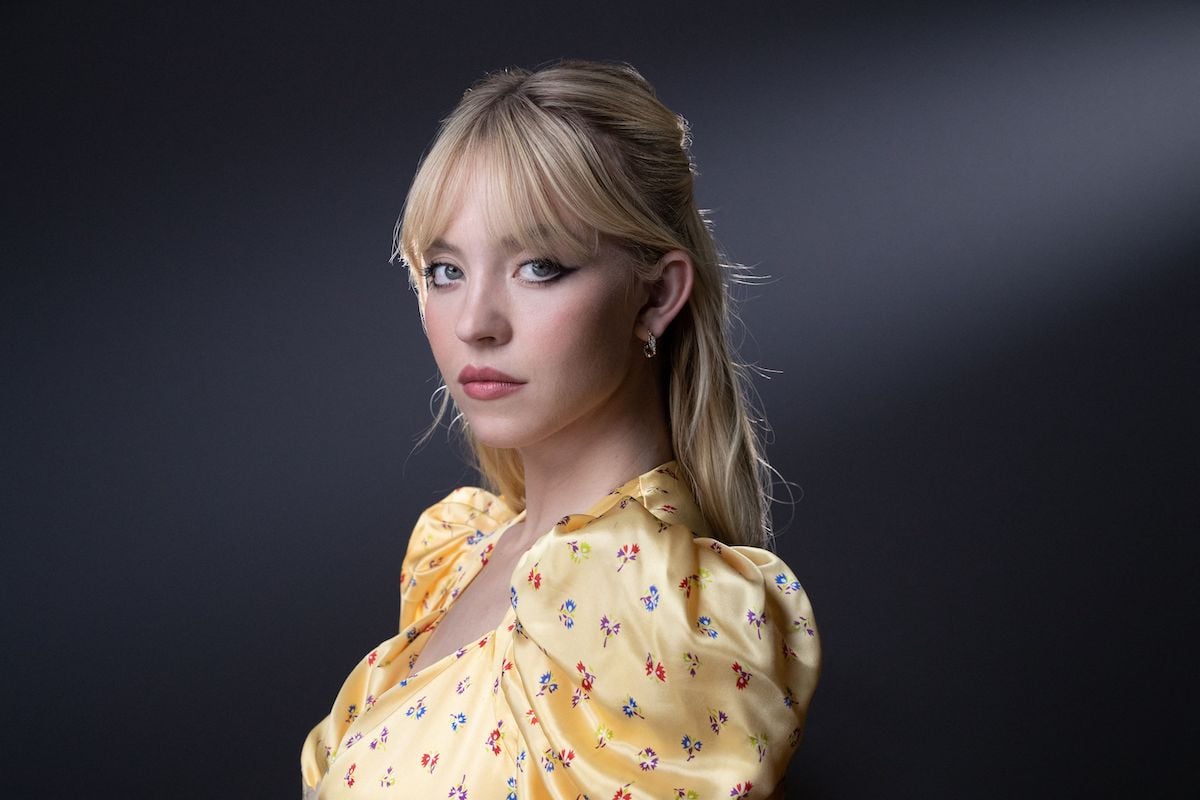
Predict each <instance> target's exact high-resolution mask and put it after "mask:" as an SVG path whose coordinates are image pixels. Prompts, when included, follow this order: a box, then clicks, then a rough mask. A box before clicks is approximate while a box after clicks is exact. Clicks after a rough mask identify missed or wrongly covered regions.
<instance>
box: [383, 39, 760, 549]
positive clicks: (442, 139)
mask: <svg viewBox="0 0 1200 800" xmlns="http://www.w3.org/2000/svg"><path fill="white" fill-rule="evenodd" d="M689 144H690V138H689V132H688V124H687V121H686V120H684V119H683V118H682V117H679V116H677V115H676V114H674V113H673V112H672V111H671V110H670V109H668V108H667V107H666V106H665V105H663V104H662V102H660V101H659V100H658V98H657V97H656V96H655V93H654V90H653V88H652V87H651V86H650V84H649V83H648V82H647V81H646V80H645V79H644V78H643V77H642V76H641V75H640V74H639V73H638V72H637V71H636V70H635V69H634V68H633V67H631V66H628V65H625V64H605V63H595V62H585V61H562V62H557V63H554V64H551V65H549V66H545V67H542V68H540V69H538V70H536V71H532V72H530V71H527V70H520V69H512V70H506V71H504V72H498V73H494V74H491V75H488V76H487V77H485V78H484V79H483V80H481V81H480V82H479V83H477V84H476V85H474V86H473V87H471V88H470V89H468V90H467V92H466V94H464V96H463V98H462V100H461V101H460V102H459V104H458V106H457V107H456V108H455V109H454V111H453V113H451V115H450V116H449V117H448V118H447V119H445V120H444V121H443V123H442V125H441V129H440V131H439V133H438V136H437V139H436V140H435V141H434V144H433V146H432V147H431V149H430V150H429V152H428V153H427V155H426V156H425V158H424V159H423V161H422V163H421V166H420V169H419V170H418V171H417V175H416V178H415V179H414V180H413V184H412V187H411V189H410V190H409V194H408V198H407V200H406V201H405V206H404V213H403V214H402V216H401V218H400V221H399V222H398V223H397V226H396V238H395V255H396V256H398V257H400V258H401V259H403V261H404V262H405V263H406V264H407V265H408V268H409V270H410V279H411V281H412V285H413V287H414V289H415V291H416V292H417V295H418V298H419V304H420V307H421V313H422V318H423V316H424V304H425V299H426V286H425V281H424V278H423V275H422V270H423V269H424V267H425V266H426V263H425V258H424V253H425V252H426V251H427V250H428V249H429V247H430V245H431V243H432V242H433V241H434V240H435V239H436V238H438V237H439V236H440V235H441V234H442V233H443V232H444V231H445V229H446V227H447V225H448V224H449V221H450V215H451V214H453V213H454V211H455V209H454V208H452V207H451V206H452V205H453V201H454V199H455V198H457V196H458V191H459V189H460V188H461V187H462V185H463V182H464V181H465V180H467V179H468V177H469V176H473V177H476V178H478V177H482V178H484V180H485V181H486V183H485V191H487V192H488V194H489V202H487V203H485V204H484V205H485V207H486V208H488V209H489V218H488V220H487V224H488V227H489V230H490V231H491V232H494V233H498V234H500V235H504V236H512V237H513V238H515V239H516V240H517V242H518V243H519V244H520V245H521V246H522V247H526V248H529V249H531V250H543V249H546V248H553V249H554V251H555V252H564V251H565V253H566V254H573V255H583V254H586V253H589V252H593V251H594V250H595V248H596V246H597V245H598V242H599V241H600V239H601V237H604V238H605V239H606V240H608V241H613V242H615V243H617V244H618V245H620V246H621V247H622V248H624V249H625V250H626V251H627V252H629V253H630V254H631V255H632V256H633V258H632V259H631V261H632V262H633V263H634V264H635V266H634V269H633V273H634V275H636V277H638V278H640V279H642V280H645V281H648V282H653V281H655V280H657V279H658V277H659V275H658V274H656V272H657V267H658V261H659V259H660V258H661V256H663V255H664V254H665V253H667V252H668V251H671V250H676V249H678V250H684V251H686V252H687V253H689V254H690V255H691V257H692V260H693V262H694V266H695V277H694V284H693V288H692V292H691V297H690V299H689V300H688V303H687V306H686V307H685V308H684V309H683V311H682V312H681V313H680V314H679V315H678V316H677V317H676V318H675V319H674V320H673V322H672V323H671V325H670V327H669V328H668V330H667V331H666V332H664V335H663V337H662V339H661V341H660V343H659V355H660V358H662V359H663V360H664V361H665V362H666V364H667V365H668V370H669V375H668V378H667V385H668V390H667V396H668V410H669V415H670V422H671V444H672V447H673V449H674V452H675V458H676V460H677V461H678V462H679V465H680V467H681V471H682V473H683V474H682V477H683V479H684V480H685V481H686V482H687V484H688V485H689V487H690V488H691V490H692V492H693V494H694V495H695V498H696V500H697V502H698V503H699V506H700V510H701V513H702V514H703V515H704V518H705V520H706V521H707V522H708V523H709V526H710V528H711V533H712V535H713V536H715V537H716V538H717V539H719V540H721V541H723V542H726V543H729V544H751V545H756V546H764V545H766V544H768V543H769V541H770V532H771V526H770V502H769V496H770V486H771V475H772V471H771V468H770V466H769V465H768V463H767V461H766V459H765V457H764V454H763V450H762V446H761V443H760V440H759V428H758V427H757V425H756V422H755V420H754V418H753V417H752V416H751V405H750V402H749V395H748V392H749V381H748V374H747V372H746V368H745V366H744V365H741V364H739V363H737V362H736V361H735V360H734V358H733V355H732V350H733V348H732V344H731V342H730V338H731V337H730V327H731V316H732V313H731V309H730V298H729V288H728V285H727V271H728V270H729V269H732V267H726V266H725V265H723V264H722V263H721V261H720V258H719V256H718V253H717V248H716V245H715V243H714V242H713V238H712V234H711V232H710V231H709V228H708V225H707V224H706V222H705V220H704V218H703V217H702V215H701V212H700V210H699V209H698V208H697V207H696V202H695V198H694V194H693V177H694V168H693V165H692V162H691V158H690V155H689V152H688V146H689ZM448 402H449V398H448V392H445V391H444V390H443V403H442V407H441V409H440V411H439V412H438V418H439V419H440V418H441V416H442V414H443V413H444V412H445V410H446V407H447V404H448ZM435 424H436V423H435ZM466 436H467V439H468V442H469V443H470V445H471V447H472V449H473V451H474V454H475V458H476V462H477V463H476V466H477V467H478V469H479V471H480V473H481V474H482V476H483V477H484V479H485V481H486V482H487V483H489V484H490V486H491V488H493V489H496V490H499V491H500V492H502V493H503V494H504V496H505V499H506V500H508V501H509V502H510V504H511V505H514V506H515V508H516V509H518V510H519V509H521V508H523V507H524V495H525V480H524V471H523V469H522V466H521V460H520V456H519V455H518V454H517V453H516V451H513V450H503V449H497V448H492V447H488V446H486V445H483V444H482V443H480V442H478V441H476V440H474V439H473V438H472V437H471V435H470V431H469V430H468V431H467V432H466Z"/></svg>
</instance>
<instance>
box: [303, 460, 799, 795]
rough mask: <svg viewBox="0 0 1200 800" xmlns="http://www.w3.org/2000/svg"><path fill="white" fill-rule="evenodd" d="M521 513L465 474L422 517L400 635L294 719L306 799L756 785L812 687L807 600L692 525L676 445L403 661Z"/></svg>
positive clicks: (574, 518) (679, 790)
mask: <svg viewBox="0 0 1200 800" xmlns="http://www.w3.org/2000/svg"><path fill="white" fill-rule="evenodd" d="M522 516H523V515H516V514H514V513H513V512H512V511H511V510H510V509H509V508H508V507H507V506H506V505H505V504H504V502H503V500H502V499H501V498H499V497H496V496H495V495H492V494H490V493H488V492H486V491H483V490H482V489H475V488H463V489H458V490H456V491H454V492H453V493H451V494H450V495H449V496H448V497H447V498H446V499H445V500H443V501H442V502H440V503H437V504H436V505H434V506H432V507H430V508H429V509H428V510H427V511H425V513H424V514H423V515H422V516H421V518H420V520H419V521H418V522H417V525H416V528H415V529H414V531H413V535H412V538H411V539H410V541H409V548H408V553H407V555H406V557H405V559H404V566H403V571H402V573H401V582H402V592H401V610H400V634H399V635H398V636H396V637H394V638H392V639H390V640H388V641H386V642H384V643H383V644H381V645H380V646H379V647H377V648H376V649H375V650H373V651H371V653H370V654H368V655H367V656H366V657H365V658H363V660H362V661H361V662H359V664H358V666H357V667H355V668H354V671H353V672H351V673H350V676H349V677H348V678H347V679H346V682H345V684H344V685H343V686H342V689H341V692H340V693H339V694H338V697H337V700H336V702H335V703H334V706H333V710H332V712H331V713H330V714H329V716H328V717H326V718H325V719H324V720H323V721H321V723H320V724H318V725H317V726H316V727H315V728H314V729H313V731H312V733H310V734H309V736H308V739H307V741H305V743H304V748H303V750H302V753H301V771H302V778H303V784H304V787H305V790H304V791H305V796H306V797H318V798H322V800H334V798H393V797H394V798H426V797H428V798H449V799H450V800H492V798H495V799H496V800H514V798H520V799H521V800H538V799H540V798H556V799H559V798H561V799H563V800H576V798H584V797H586V798H591V799H592V800H610V798H613V799H614V800H641V798H684V800H686V799H687V798H698V799H703V800H718V798H719V799H720V800H730V799H731V798H751V797H754V798H759V797H767V796H768V795H770V793H771V791H772V789H773V788H774V787H775V785H776V784H777V782H778V781H779V780H780V779H781V777H782V775H783V772H784V770H785V769H786V767H787V762H788V759H789V758H790V757H791V755H792V751H793V750H794V749H795V747H796V746H797V745H798V744H799V741H800V738H801V736H802V733H803V729H804V717H805V713H806V711H807V709H808V704H809V700H810V698H811V697H812V693H813V690H814V688H815V687H816V682H817V676H818V672H819V664H820V648H819V644H818V638H817V634H816V626H815V624H814V622H813V615H812V610H811V608H810V606H809V602H808V597H807V596H806V595H805V593H804V590H803V589H802V588H801V586H800V583H799V582H798V581H797V580H796V577H795V575H793V574H792V572H791V570H790V569H788V567H787V565H785V564H784V563H783V562H782V561H780V559H779V558H778V557H776V556H775V555H774V554H772V553H770V552H768V551H766V550H761V549H758V548H753V547H740V546H739V547H734V546H729V545H723V544H720V543H719V542H717V541H715V540H713V539H711V538H707V537H706V536H704V533H705V532H706V526H705V524H704V521H703V519H702V518H701V517H700V513H699V510H698V508H697V506H696V503H695V501H694V500H693V499H692V497H691V494H690V492H689V491H688V489H687V488H686V485H685V484H684V483H683V482H682V481H681V480H679V478H678V476H677V473H676V465H675V463H674V462H670V463H668V464H665V465H663V466H661V467H659V468H657V469H655V470H652V471H650V472H647V473H646V474H644V475H640V476H638V477H636V478H634V479H632V480H630V481H629V482H628V483H626V484H625V485H623V486H621V487H619V488H617V489H615V490H613V492H611V493H610V494H608V495H607V496H605V497H604V498H602V499H601V500H599V501H598V502H597V503H596V504H594V505H593V506H592V507H591V508H590V509H588V511H587V512H586V513H584V514H574V515H571V516H569V517H565V518H564V519H562V520H560V521H559V523H558V524H557V525H555V527H554V529H553V530H551V531H550V532H549V533H547V534H545V535H544V536H542V537H541V538H540V539H538V540H537V541H536V542H535V543H534V544H533V546H532V547H531V548H530V549H529V551H528V552H527V553H526V554H525V555H524V557H523V558H522V560H521V561H520V563H519V564H518V565H517V568H516V570H515V571H514V572H513V575H512V579H511V588H510V606H509V608H508V610H507V613H506V615H505V618H504V620H503V621H502V622H501V624H500V627H498V628H497V629H496V630H495V631H494V632H492V633H490V634H488V635H487V636H484V637H483V638H482V639H480V640H478V641H474V642H469V643H465V644H464V645H463V647H462V648H461V649H459V650H458V651H457V652H455V653H451V654H449V655H447V656H446V657H445V658H442V659H440V660H439V661H436V662H434V663H432V664H422V666H421V668H420V669H419V670H418V671H417V672H415V673H414V672H412V665H413V664H414V663H415V662H416V657H417V655H418V654H419V653H420V652H421V649H422V648H423V647H424V645H425V643H426V641H427V640H428V637H429V635H430V633H431V632H432V629H433V627H435V626H436V624H437V622H438V620H439V619H440V618H441V616H442V615H443V614H444V613H445V611H446V609H447V608H449V607H450V605H451V604H452V603H453V602H454V600H455V599H456V598H457V597H458V595H459V593H460V592H461V591H462V590H463V589H464V588H465V587H466V586H467V584H468V583H470V581H471V579H472V578H473V577H474V576H475V575H476V574H477V573H478V572H479V570H480V569H482V568H483V566H484V565H486V563H487V560H488V556H489V554H490V553H491V551H492V548H493V547H494V545H495V543H496V542H497V541H498V540H499V538H500V537H501V536H503V534H504V531H505V530H506V529H507V527H508V526H509V525H510V524H511V523H513V522H515V521H517V520H519V519H520V518H521V517H522Z"/></svg>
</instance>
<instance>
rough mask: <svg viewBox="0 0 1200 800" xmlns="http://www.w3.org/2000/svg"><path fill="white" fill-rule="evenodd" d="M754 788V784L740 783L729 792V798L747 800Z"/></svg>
mask: <svg viewBox="0 0 1200 800" xmlns="http://www.w3.org/2000/svg"><path fill="white" fill-rule="evenodd" d="M753 788H754V784H753V783H751V782H750V781H746V782H745V783H739V784H736V785H735V786H734V787H733V788H732V789H730V790H729V796H730V797H732V798H733V800H746V798H747V797H749V796H750V790H751V789H753Z"/></svg>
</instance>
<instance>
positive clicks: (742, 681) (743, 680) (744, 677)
mask: <svg viewBox="0 0 1200 800" xmlns="http://www.w3.org/2000/svg"><path fill="white" fill-rule="evenodd" d="M730 669H732V670H733V671H734V672H736V673H737V674H738V676H737V688H738V689H745V688H746V687H747V686H748V685H749V684H750V678H751V677H752V676H751V674H750V673H749V672H746V670H744V669H742V665H741V664H739V663H738V662H736V661H735V662H733V664H732V666H731V667H730Z"/></svg>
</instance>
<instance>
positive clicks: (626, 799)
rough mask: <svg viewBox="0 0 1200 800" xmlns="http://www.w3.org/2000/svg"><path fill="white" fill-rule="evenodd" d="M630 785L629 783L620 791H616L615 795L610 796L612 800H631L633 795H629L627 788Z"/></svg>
mask: <svg viewBox="0 0 1200 800" xmlns="http://www.w3.org/2000/svg"><path fill="white" fill-rule="evenodd" d="M632 785H633V784H631V783H627V784H625V785H624V786H622V787H621V788H620V789H617V793H616V794H614V795H613V796H612V800H633V795H632V794H630V793H629V787H630V786H632Z"/></svg>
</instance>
